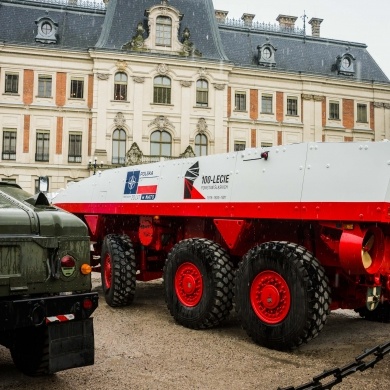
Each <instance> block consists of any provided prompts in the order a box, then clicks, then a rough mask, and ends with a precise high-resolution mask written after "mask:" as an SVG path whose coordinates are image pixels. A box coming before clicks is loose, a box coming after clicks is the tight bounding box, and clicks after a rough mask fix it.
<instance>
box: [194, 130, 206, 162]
mask: <svg viewBox="0 0 390 390" xmlns="http://www.w3.org/2000/svg"><path fill="white" fill-rule="evenodd" d="M208 143H209V142H208V138H207V135H206V134H201V133H198V134H196V136H195V142H194V144H195V155H196V156H197V157H200V156H207V154H208Z"/></svg>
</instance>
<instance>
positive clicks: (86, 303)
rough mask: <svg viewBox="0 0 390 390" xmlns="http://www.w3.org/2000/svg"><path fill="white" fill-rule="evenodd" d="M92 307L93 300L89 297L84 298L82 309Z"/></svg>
mask: <svg viewBox="0 0 390 390" xmlns="http://www.w3.org/2000/svg"><path fill="white" fill-rule="evenodd" d="M92 307H93V302H92V300H90V299H84V301H83V309H85V310H91V309H92Z"/></svg>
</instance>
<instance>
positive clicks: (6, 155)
mask: <svg viewBox="0 0 390 390" xmlns="http://www.w3.org/2000/svg"><path fill="white" fill-rule="evenodd" d="M1 158H2V159H3V160H16V131H9V130H4V131H3V153H2V157H1Z"/></svg>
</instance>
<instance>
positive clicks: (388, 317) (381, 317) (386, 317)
mask: <svg viewBox="0 0 390 390" xmlns="http://www.w3.org/2000/svg"><path fill="white" fill-rule="evenodd" d="M355 311H356V312H357V313H359V315H360V317H362V318H364V319H365V320H367V321H373V322H383V323H386V324H388V323H389V322H390V304H389V302H383V303H382V302H379V304H378V306H377V307H376V308H375V310H368V309H367V307H361V308H359V309H355Z"/></svg>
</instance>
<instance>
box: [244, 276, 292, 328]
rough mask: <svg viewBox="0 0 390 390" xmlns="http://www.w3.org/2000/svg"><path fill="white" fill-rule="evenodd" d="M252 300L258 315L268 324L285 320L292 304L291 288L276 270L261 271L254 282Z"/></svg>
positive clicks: (251, 292) (251, 291) (253, 307)
mask: <svg viewBox="0 0 390 390" xmlns="http://www.w3.org/2000/svg"><path fill="white" fill-rule="evenodd" d="M250 301H251V305H252V309H253V310H254V312H255V313H256V315H257V316H258V317H259V318H260V319H261V320H262V321H263V322H265V323H267V324H277V323H279V322H281V321H283V320H284V319H285V318H286V316H287V314H288V312H289V310H290V304H291V296H290V289H289V288H288V285H287V283H286V281H285V280H284V278H283V277H282V276H281V275H279V274H278V273H277V272H274V271H263V272H260V273H259V274H258V275H257V276H256V277H255V279H254V280H253V282H252V286H251V289H250Z"/></svg>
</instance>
